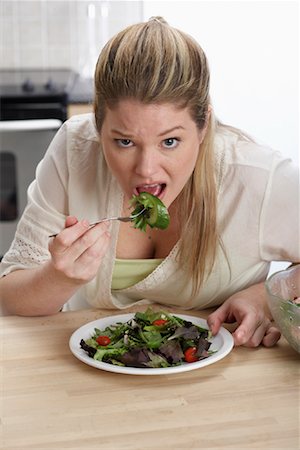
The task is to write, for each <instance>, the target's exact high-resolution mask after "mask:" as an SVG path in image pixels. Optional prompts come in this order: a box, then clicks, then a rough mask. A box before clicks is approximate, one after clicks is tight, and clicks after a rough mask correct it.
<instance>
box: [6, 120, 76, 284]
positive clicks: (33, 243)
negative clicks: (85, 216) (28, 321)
mask: <svg viewBox="0 0 300 450" xmlns="http://www.w3.org/2000/svg"><path fill="white" fill-rule="evenodd" d="M66 136H67V134H66V127H65V125H63V126H62V127H61V128H60V130H59V131H58V133H57V134H56V136H55V137H54V139H53V141H52V142H51V144H50V146H49V148H48V150H47V152H46V154H45V156H44V158H43V159H42V160H41V162H40V163H39V164H38V167H37V169H36V178H35V180H34V181H33V182H32V183H31V185H30V186H29V188H28V191H27V200H28V201H27V206H26V208H25V210H24V212H23V214H22V217H21V219H20V221H19V223H18V227H17V230H16V234H15V237H14V240H13V242H12V244H11V246H10V248H9V250H8V252H7V253H6V254H5V255H4V257H3V260H2V261H1V265H0V275H1V276H3V275H6V274H8V273H10V272H12V271H14V270H18V269H26V268H33V267H36V266H38V265H39V264H41V263H43V262H44V261H47V260H48V259H49V257H50V254H49V251H48V242H49V237H48V236H49V235H51V234H53V233H55V232H57V231H58V230H60V229H61V228H63V226H64V221H65V217H66V214H67V180H68V169H67V149H66V144H67V143H66V139H67V137H66Z"/></svg>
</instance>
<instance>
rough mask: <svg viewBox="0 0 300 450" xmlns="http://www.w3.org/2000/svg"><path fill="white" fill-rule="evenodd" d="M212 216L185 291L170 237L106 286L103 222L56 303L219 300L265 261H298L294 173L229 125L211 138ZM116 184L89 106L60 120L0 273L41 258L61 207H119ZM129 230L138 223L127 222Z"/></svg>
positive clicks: (259, 271) (109, 265) (201, 303)
mask: <svg viewBox="0 0 300 450" xmlns="http://www.w3.org/2000/svg"><path fill="white" fill-rule="evenodd" d="M215 152H216V153H215V154H216V172H217V180H218V226H219V230H220V234H221V239H222V243H223V246H224V249H225V253H224V251H223V250H222V248H221V247H219V249H218V253H217V258H216V261H215V265H214V268H213V271H212V273H211V274H210V275H209V277H208V279H207V280H206V281H205V283H204V284H203V286H202V288H201V291H200V292H199V293H198V295H197V296H196V297H195V298H194V299H193V300H192V299H191V292H192V286H191V283H187V282H186V281H185V277H184V276H183V273H182V269H181V267H179V266H178V264H177V262H176V254H177V252H178V243H177V244H176V245H175V246H174V248H173V249H172V250H171V252H170V254H169V255H168V256H167V257H166V258H165V259H164V260H163V261H162V262H161V264H159V266H158V267H157V268H156V269H155V270H154V271H153V272H152V273H150V274H149V275H148V276H147V277H146V278H145V279H143V280H141V281H139V282H138V283H136V284H135V285H134V286H131V287H129V288H126V289H120V290H115V291H112V289H111V281H112V273H113V267H114V261H115V256H116V244H117V237H118V229H119V224H118V223H117V222H114V223H113V224H112V229H111V244H110V250H109V251H108V252H107V253H106V255H105V257H104V259H103V261H102V264H101V266H100V268H99V271H98V274H97V276H96V277H95V278H94V279H93V280H92V281H91V282H89V283H87V284H86V285H85V286H84V287H83V288H82V289H81V292H80V295H79V296H78V295H77V296H75V297H74V298H72V299H70V301H69V302H68V304H67V305H66V309H78V308H82V307H87V306H92V307H99V308H126V307H128V306H132V305H133V304H134V303H136V302H145V303H148V302H158V303H161V304H166V305H172V306H177V307H180V308H183V309H192V308H198V309H200V308H206V307H211V306H217V305H219V304H221V303H222V302H223V301H224V300H226V298H228V297H229V296H230V295H232V294H233V293H234V292H237V291H239V290H242V289H244V288H246V287H248V286H250V285H251V284H254V283H258V282H260V281H262V280H264V279H265V278H266V276H267V274H268V271H269V266H270V262H271V261H292V262H296V261H300V246H299V173H298V168H297V166H296V165H295V164H294V163H293V162H292V161H291V160H289V159H286V158H283V157H282V156H281V154H280V153H279V152H277V151H273V150H272V149H270V148H268V147H266V146H263V145H259V144H257V143H254V142H252V141H250V140H248V139H246V138H243V137H242V136H240V135H238V134H237V133H235V132H234V131H232V130H231V129H230V128H221V131H220V132H218V134H217V136H216V142H215ZM122 204H123V194H122V191H121V189H120V186H119V185H118V182H117V180H116V179H115V178H114V177H113V175H112V174H111V172H110V171H109V170H108V168H107V165H106V162H105V159H104V156H103V153H102V150H101V146H100V143H99V140H98V136H97V132H96V128H95V123H94V117H93V115H92V114H84V115H80V116H75V117H72V118H71V119H69V120H68V121H67V122H65V123H64V124H63V126H62V127H61V128H60V130H59V131H58V133H57V135H56V136H55V138H54V140H53V141H52V143H51V145H50V146H49V148H48V150H47V152H46V154H45V157H44V158H43V160H42V161H41V162H40V164H39V165H38V167H37V171H36V179H35V180H34V181H33V183H32V184H31V185H30V187H29V189H28V204H27V207H26V209H25V211H24V214H23V216H22V218H21V220H20V222H19V225H18V228H17V231H16V235H15V238H14V240H13V242H12V244H11V247H10V249H9V251H8V252H7V253H6V254H5V256H4V258H3V260H2V262H1V265H0V274H1V275H2V276H3V275H6V274H8V273H10V272H12V271H14V270H18V269H29V268H33V267H36V266H38V265H39V264H43V263H44V262H45V261H46V260H48V259H49V258H50V253H49V251H48V242H49V238H48V236H49V235H51V234H54V233H57V232H58V231H59V230H61V229H62V228H63V227H64V222H65V218H66V216H67V215H74V216H76V217H77V218H78V219H82V218H86V219H88V220H89V221H90V222H94V221H96V220H97V219H98V218H99V217H105V216H115V215H119V214H120V213H121V210H122ZM137 232H138V231H137Z"/></svg>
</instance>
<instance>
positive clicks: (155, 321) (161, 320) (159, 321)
mask: <svg viewBox="0 0 300 450" xmlns="http://www.w3.org/2000/svg"><path fill="white" fill-rule="evenodd" d="M167 322H168V321H167V320H165V319H157V320H154V322H152V325H155V326H156V327H161V326H162V325H165V324H166V323H167Z"/></svg>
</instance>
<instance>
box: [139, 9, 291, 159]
mask: <svg viewBox="0 0 300 450" xmlns="http://www.w3.org/2000/svg"><path fill="white" fill-rule="evenodd" d="M143 14H144V19H145V20H147V19H148V18H149V17H151V16H155V15H161V16H163V17H164V18H165V19H166V20H167V21H168V22H169V23H170V24H171V25H173V26H175V27H177V28H180V29H181V30H183V31H186V32H188V33H189V34H191V35H192V36H193V37H194V38H195V39H196V40H197V41H198V42H199V43H200V45H201V46H202V48H203V49H204V51H205V52H206V54H207V57H208V60H209V63H210V68H211V94H212V101H213V106H214V109H215V112H216V114H217V116H218V117H219V118H220V119H221V120H222V121H223V122H226V123H229V124H231V125H234V126H237V127H240V128H243V129H244V130H245V131H247V132H249V133H250V134H252V135H254V136H255V137H256V138H257V139H259V140H260V141H262V142H264V143H267V144H268V145H270V146H271V147H273V148H276V149H279V150H280V151H281V152H283V153H284V154H285V155H287V156H289V157H292V158H293V159H294V160H295V161H299V35H298V30H299V6H298V2H297V1H263V0H262V1H255V0H253V1H250V0H248V1H242V0H240V1H226V0H225V1H220V0H219V1H215V0H210V1H204V0H198V1H185V0H182V1H172V0H170V1H168V0H164V1H152V0H151V1H150V0H148V1H147V0H146V1H144V12H143Z"/></svg>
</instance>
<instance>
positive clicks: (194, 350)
mask: <svg viewBox="0 0 300 450" xmlns="http://www.w3.org/2000/svg"><path fill="white" fill-rule="evenodd" d="M210 338H211V333H210V331H209V330H207V329H205V328H202V327H200V326H199V325H196V324H193V323H192V322H190V321H187V320H185V319H183V318H180V317H178V316H175V315H172V314H169V313H167V312H164V311H153V310H152V309H151V308H148V309H147V310H146V311H145V312H137V313H135V314H134V316H133V317H132V318H131V319H130V320H128V321H127V322H117V323H115V324H112V325H109V326H107V327H105V328H104V329H98V328H95V329H94V332H93V333H92V335H91V337H90V338H87V339H85V340H84V339H81V341H80V347H81V348H82V349H83V350H84V351H85V352H86V353H87V354H88V356H89V357H90V358H93V359H94V360H97V361H102V362H105V363H108V364H112V365H116V366H124V367H139V368H164V367H175V366H180V365H182V364H185V363H193V362H197V361H200V360H202V359H205V358H209V356H210V355H212V354H213V353H214V352H213V351H211V350H210V345H211V342H210Z"/></svg>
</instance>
